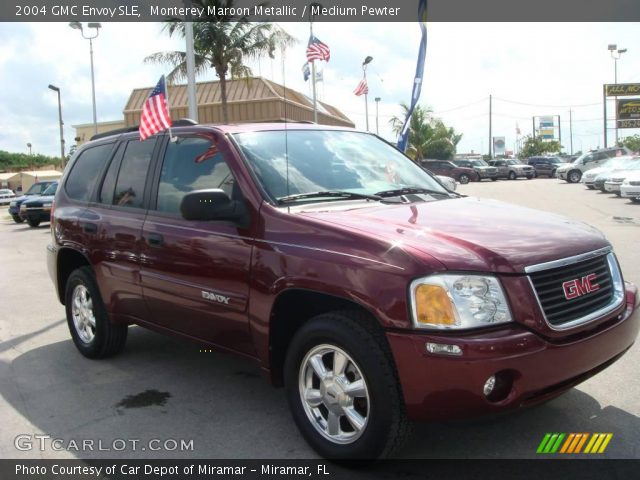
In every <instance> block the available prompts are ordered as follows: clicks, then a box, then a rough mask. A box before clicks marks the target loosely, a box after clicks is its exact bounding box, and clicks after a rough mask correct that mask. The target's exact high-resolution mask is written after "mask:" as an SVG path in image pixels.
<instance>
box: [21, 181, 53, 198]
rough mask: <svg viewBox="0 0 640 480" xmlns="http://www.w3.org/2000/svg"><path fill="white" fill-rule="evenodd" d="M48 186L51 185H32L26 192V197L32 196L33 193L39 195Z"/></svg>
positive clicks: (44, 183)
mask: <svg viewBox="0 0 640 480" xmlns="http://www.w3.org/2000/svg"><path fill="white" fill-rule="evenodd" d="M49 185H51V184H50V183H47V182H40V183H34V184H33V185H31V188H29V190H27V193H26V195H32V194H34V193H36V194H41V193H42V192H44V191H45V190H46V189H47V188H49Z"/></svg>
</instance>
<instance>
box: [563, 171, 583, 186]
mask: <svg viewBox="0 0 640 480" xmlns="http://www.w3.org/2000/svg"><path fill="white" fill-rule="evenodd" d="M581 178H582V172H581V171H580V170H571V171H570V172H569V173H567V182H569V183H578V182H579V181H580V179H581Z"/></svg>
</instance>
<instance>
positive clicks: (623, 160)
mask: <svg viewBox="0 0 640 480" xmlns="http://www.w3.org/2000/svg"><path fill="white" fill-rule="evenodd" d="M638 160H640V157H639V156H629V155H625V156H623V157H616V158H611V159H609V160H607V161H606V162H605V163H603V164H602V166H600V167H596V168H592V169H591V170H588V171H586V172H585V173H584V174H583V175H582V180H580V182H581V183H584V185H585V187H587V188H588V189H590V190H593V189H594V188H596V187H595V185H594V182H595V180H596V177H597V176H598V175H600V174H602V173H608V172H615V171H616V170H625V169H627V168H628V167H629V165H630V164H631V163H632V162H634V161H638Z"/></svg>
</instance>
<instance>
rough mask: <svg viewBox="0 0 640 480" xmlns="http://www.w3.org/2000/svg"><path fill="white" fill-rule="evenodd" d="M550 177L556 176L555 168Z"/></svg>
mask: <svg viewBox="0 0 640 480" xmlns="http://www.w3.org/2000/svg"><path fill="white" fill-rule="evenodd" d="M549 178H556V171H555V170H551V175H549Z"/></svg>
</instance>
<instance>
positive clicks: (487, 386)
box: [482, 375, 496, 397]
mask: <svg viewBox="0 0 640 480" xmlns="http://www.w3.org/2000/svg"><path fill="white" fill-rule="evenodd" d="M495 386H496V377H495V376H494V375H491V376H490V377H489V378H487V381H486V382H484V387H482V393H484V396H485V397H488V396H489V395H491V392H493V389H494V387H495Z"/></svg>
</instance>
